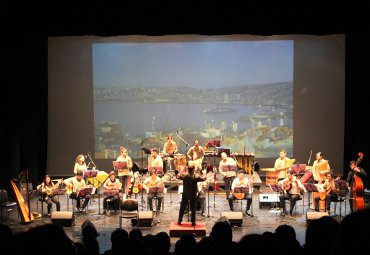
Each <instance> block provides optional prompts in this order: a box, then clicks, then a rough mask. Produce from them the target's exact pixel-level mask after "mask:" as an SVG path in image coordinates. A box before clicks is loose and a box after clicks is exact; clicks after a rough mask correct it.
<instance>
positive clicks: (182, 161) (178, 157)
mask: <svg viewBox="0 0 370 255" xmlns="http://www.w3.org/2000/svg"><path fill="white" fill-rule="evenodd" d="M181 166H186V155H185V154H175V155H174V167H175V170H177V171H179V170H180V167H181Z"/></svg>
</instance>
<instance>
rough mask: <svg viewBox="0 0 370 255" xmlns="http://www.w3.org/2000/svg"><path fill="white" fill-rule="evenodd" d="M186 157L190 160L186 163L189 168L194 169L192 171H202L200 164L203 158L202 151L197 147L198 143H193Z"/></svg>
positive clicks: (200, 147)
mask: <svg viewBox="0 0 370 255" xmlns="http://www.w3.org/2000/svg"><path fill="white" fill-rule="evenodd" d="M187 155H188V157H189V159H190V161H189V162H188V164H189V167H190V168H194V171H197V170H202V163H203V158H204V149H203V147H202V146H200V145H199V141H198V140H195V141H194V146H192V147H191V148H190V149H189V150H188V152H187Z"/></svg>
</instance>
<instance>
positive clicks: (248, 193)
mask: <svg viewBox="0 0 370 255" xmlns="http://www.w3.org/2000/svg"><path fill="white" fill-rule="evenodd" d="M237 187H238V188H245V193H244V194H238V193H235V188H237ZM231 191H232V192H231V194H230V196H229V197H228V200H229V206H230V211H234V204H233V201H234V199H246V200H247V208H246V210H245V214H246V215H248V216H252V215H251V214H250V213H249V209H250V208H251V204H252V193H253V184H252V183H251V181H250V180H249V179H248V178H246V177H245V176H244V171H243V170H239V171H238V178H235V179H234V181H233V183H232V185H231ZM239 195H241V197H239Z"/></svg>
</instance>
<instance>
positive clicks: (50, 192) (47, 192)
mask: <svg viewBox="0 0 370 255" xmlns="http://www.w3.org/2000/svg"><path fill="white" fill-rule="evenodd" d="M62 180H63V179H61V180H60V181H59V182H58V183H57V184H54V183H53V182H52V181H51V179H50V176H49V175H45V177H44V180H43V181H42V183H41V184H40V185H39V186H37V190H38V191H41V192H42V202H45V203H47V204H48V215H50V211H51V207H52V206H53V203H54V204H55V206H56V208H57V211H60V202H59V197H58V194H56V193H55V191H56V190H57V189H58V187H59V184H60V182H61V181H62Z"/></svg>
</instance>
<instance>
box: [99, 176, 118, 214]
mask: <svg viewBox="0 0 370 255" xmlns="http://www.w3.org/2000/svg"><path fill="white" fill-rule="evenodd" d="M121 186H122V184H121V182H120V181H119V179H117V178H116V174H115V173H114V171H111V172H110V173H109V178H108V179H107V180H106V181H105V182H104V185H103V187H104V191H103V192H104V199H103V209H104V211H103V213H104V214H105V213H106V211H107V210H109V203H108V201H109V200H110V201H111V202H113V206H114V209H115V210H118V209H119V189H120V188H121Z"/></svg>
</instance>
